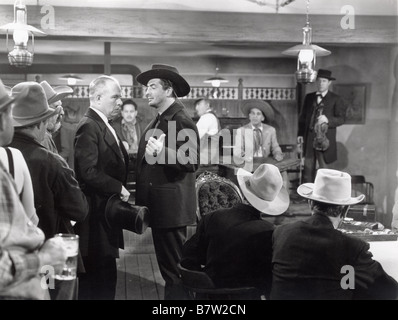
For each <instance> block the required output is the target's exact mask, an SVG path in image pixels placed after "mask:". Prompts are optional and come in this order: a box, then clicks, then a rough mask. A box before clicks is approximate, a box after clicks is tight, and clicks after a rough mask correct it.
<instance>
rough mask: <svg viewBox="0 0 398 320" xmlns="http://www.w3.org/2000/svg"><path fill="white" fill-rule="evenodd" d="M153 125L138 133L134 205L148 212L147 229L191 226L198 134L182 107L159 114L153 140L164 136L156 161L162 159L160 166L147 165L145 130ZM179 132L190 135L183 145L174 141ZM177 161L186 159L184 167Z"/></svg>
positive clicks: (197, 157) (147, 133)
mask: <svg viewBox="0 0 398 320" xmlns="http://www.w3.org/2000/svg"><path fill="white" fill-rule="evenodd" d="M154 121H155V120H154ZM154 121H152V122H151V123H150V124H149V125H148V126H147V128H146V129H145V130H144V132H143V133H142V136H141V140H140V144H139V147H138V154H137V170H136V172H137V182H136V189H137V190H136V204H138V205H143V206H147V207H148V208H149V212H150V226H151V227H155V228H175V227H182V226H186V225H191V224H194V223H195V221H196V193H195V180H196V176H195V171H196V170H197V169H198V166H199V134H198V130H197V128H196V125H195V123H194V122H193V121H192V119H191V117H190V116H189V115H188V113H187V112H186V111H185V108H184V106H183V105H182V104H181V103H180V102H177V101H176V102H174V103H173V104H172V105H171V106H170V107H169V108H168V109H167V110H166V111H164V112H163V113H162V115H161V117H160V119H159V123H158V126H157V129H158V130H159V131H158V134H157V137H159V136H160V133H161V132H162V133H165V134H166V138H165V147H164V148H163V150H162V152H161V153H160V154H159V158H160V159H164V161H163V164H159V163H155V164H148V163H147V161H146V158H145V148H146V145H147V141H148V139H149V136H150V134H151V131H148V130H149V129H151V128H152V127H153V124H154ZM173 124H175V125H176V127H175V130H176V131H175V132H173V129H171V131H169V125H170V126H172V125H173ZM170 128H171V127H170ZM183 130H186V131H185V133H188V134H190V135H189V139H187V140H188V141H187V142H186V141H185V140H184V141H178V140H177V135H178V134H179V133H184V131H183ZM185 133H184V134H183V136H184V137H185ZM184 137H182V139H183V138H184ZM169 139H170V140H169ZM173 141H175V144H174V145H173ZM170 142H171V144H169V143H170ZM183 145H184V146H185V147H187V148H188V149H189V153H186V152H185V149H184V148H181V146H183ZM179 157H183V158H184V159H186V160H187V163H183V162H182V161H180V159H179Z"/></svg>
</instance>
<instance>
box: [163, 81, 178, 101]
mask: <svg viewBox="0 0 398 320" xmlns="http://www.w3.org/2000/svg"><path fill="white" fill-rule="evenodd" d="M160 85H161V86H162V88H163V90H167V89H168V88H171V89H173V95H172V96H173V97H174V98H177V95H176V93H175V90H174V83H173V82H172V81H170V80H168V79H160Z"/></svg>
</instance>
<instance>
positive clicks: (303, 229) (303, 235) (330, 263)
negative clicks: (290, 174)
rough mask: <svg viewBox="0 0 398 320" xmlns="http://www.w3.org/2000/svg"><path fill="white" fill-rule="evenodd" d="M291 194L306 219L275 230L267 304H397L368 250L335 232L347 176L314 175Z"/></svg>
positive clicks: (395, 291)
mask: <svg viewBox="0 0 398 320" xmlns="http://www.w3.org/2000/svg"><path fill="white" fill-rule="evenodd" d="M297 192H298V193H299V194H300V195H301V196H302V197H304V198H306V199H309V200H310V205H311V208H312V213H313V215H312V217H311V218H308V219H306V220H303V221H298V222H294V223H290V224H285V225H281V226H278V227H277V228H276V229H275V231H274V234H273V256H272V264H273V281H272V292H271V299H276V300H279V299H280V300H285V299H287V300H292V299H306V300H314V299H322V300H325V299H328V300H332V299H338V300H350V299H397V298H398V283H397V282H396V281H395V280H394V279H393V278H392V277H390V276H389V275H388V274H387V273H386V272H385V271H384V270H383V268H382V266H381V265H380V263H379V262H377V261H375V260H373V259H372V254H371V252H369V251H368V250H369V244H368V243H367V242H365V241H363V240H361V239H358V238H354V237H351V236H350V235H347V234H344V233H342V232H341V231H339V230H336V229H337V227H338V226H339V224H340V222H341V221H342V220H343V219H344V217H345V215H346V213H347V211H348V210H349V208H350V205H352V204H356V203H359V202H361V201H362V200H363V199H364V195H360V196H358V197H351V177H350V175H349V174H348V173H345V172H341V171H337V170H331V169H319V170H318V172H317V175H316V178H315V183H304V184H302V185H300V186H299V187H298V189H297Z"/></svg>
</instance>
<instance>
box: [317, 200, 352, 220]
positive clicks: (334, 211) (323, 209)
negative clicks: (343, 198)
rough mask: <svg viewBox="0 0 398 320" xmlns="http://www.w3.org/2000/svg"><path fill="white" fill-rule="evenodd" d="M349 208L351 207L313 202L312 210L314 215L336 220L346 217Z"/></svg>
mask: <svg viewBox="0 0 398 320" xmlns="http://www.w3.org/2000/svg"><path fill="white" fill-rule="evenodd" d="M348 207H349V206H346V205H338V204H330V203H324V202H319V201H315V200H311V209H312V211H313V212H314V214H316V213H323V214H326V215H327V216H329V217H335V218H336V217H340V216H344V215H345V213H346V212H347V209H348Z"/></svg>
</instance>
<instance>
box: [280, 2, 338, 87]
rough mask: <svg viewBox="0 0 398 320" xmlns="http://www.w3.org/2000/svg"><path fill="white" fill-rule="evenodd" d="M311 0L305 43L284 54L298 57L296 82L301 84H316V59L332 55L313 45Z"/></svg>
mask: <svg viewBox="0 0 398 320" xmlns="http://www.w3.org/2000/svg"><path fill="white" fill-rule="evenodd" d="M308 6H309V0H307V22H306V24H305V26H304V28H303V43H302V44H299V45H296V46H294V47H291V48H289V49H287V50H285V51H283V52H282V54H285V55H289V56H297V57H298V58H297V71H296V80H297V82H300V83H309V82H314V81H315V79H316V76H317V72H316V70H315V64H316V57H322V56H327V55H329V54H331V52H330V51H329V50H326V49H324V48H321V47H320V46H317V45H315V44H312V43H311V42H312V28H311V25H310V22H309V18H308Z"/></svg>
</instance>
